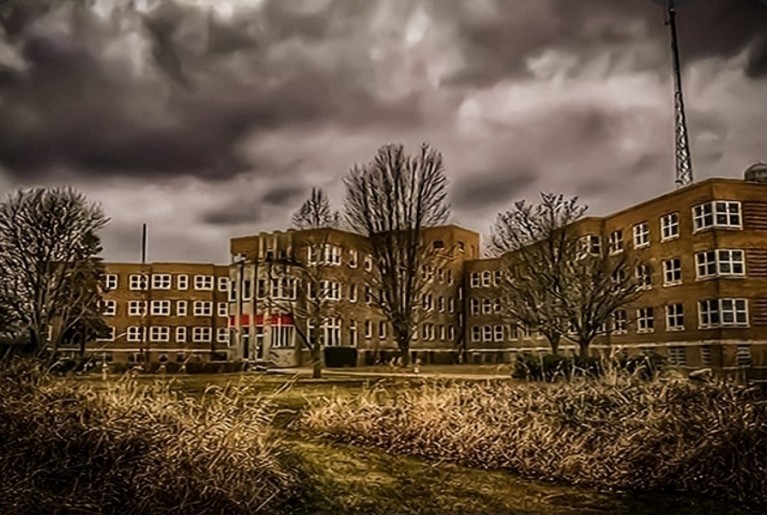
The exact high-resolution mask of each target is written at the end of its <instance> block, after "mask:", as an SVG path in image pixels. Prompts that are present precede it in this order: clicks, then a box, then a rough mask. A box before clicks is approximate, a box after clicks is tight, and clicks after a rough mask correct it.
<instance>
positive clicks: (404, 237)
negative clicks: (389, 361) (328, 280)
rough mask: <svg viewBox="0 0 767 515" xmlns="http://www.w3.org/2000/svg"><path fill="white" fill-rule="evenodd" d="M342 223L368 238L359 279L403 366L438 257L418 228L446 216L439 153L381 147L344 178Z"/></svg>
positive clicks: (426, 149)
mask: <svg viewBox="0 0 767 515" xmlns="http://www.w3.org/2000/svg"><path fill="white" fill-rule="evenodd" d="M344 183H345V184H346V199H345V210H346V221H347V223H348V224H349V226H350V228H351V229H352V230H353V231H355V232H357V233H359V234H362V235H365V236H367V237H368V239H369V245H370V257H371V259H372V263H373V270H372V271H371V272H370V273H368V274H367V275H366V277H365V283H366V286H368V287H369V288H370V289H371V291H372V292H374V295H373V297H374V298H373V301H374V303H375V304H376V305H377V306H378V307H379V308H380V309H381V312H382V313H383V314H384V316H385V317H386V319H387V320H388V322H389V323H390V325H391V327H392V332H393V334H394V337H395V339H396V341H397V346H398V348H399V350H400V355H401V358H402V363H403V365H405V366H407V365H408V364H409V363H410V356H409V354H410V353H409V350H410V341H411V339H412V336H413V332H414V331H415V330H416V325H417V323H418V321H419V318H420V316H421V315H422V313H423V307H422V304H421V299H422V297H423V294H424V293H425V291H426V288H427V287H428V286H429V284H430V282H431V281H432V280H433V274H428V273H424V271H425V270H427V269H431V270H434V268H435V267H436V266H438V265H439V263H440V261H441V260H442V259H444V257H443V255H444V253H443V252H441V251H439V250H436V249H434V248H433V246H432V245H429V244H428V242H426V241H425V240H424V229H427V228H428V227H433V226H437V225H440V224H443V223H445V221H446V220H447V217H448V215H449V213H450V206H449V205H448V203H447V178H446V176H445V169H444V166H443V163H442V155H441V154H440V153H439V152H437V151H436V150H434V149H432V148H431V147H430V146H428V145H426V144H423V145H422V146H421V149H420V152H419V153H418V154H416V155H414V156H410V155H407V154H405V150H404V148H403V146H402V145H386V146H383V147H381V148H380V149H379V150H378V152H377V154H376V156H375V158H374V159H373V161H372V162H370V163H368V164H365V165H356V166H355V167H354V168H353V169H352V170H351V171H350V172H349V174H348V176H347V177H346V179H345V180H344Z"/></svg>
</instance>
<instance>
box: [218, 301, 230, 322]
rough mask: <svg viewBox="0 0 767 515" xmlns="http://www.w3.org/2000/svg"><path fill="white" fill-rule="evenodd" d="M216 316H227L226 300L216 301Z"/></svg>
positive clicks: (227, 306)
mask: <svg viewBox="0 0 767 515" xmlns="http://www.w3.org/2000/svg"><path fill="white" fill-rule="evenodd" d="M218 316H220V317H222V318H226V317H228V316H229V305H228V304H227V303H226V302H219V303H218Z"/></svg>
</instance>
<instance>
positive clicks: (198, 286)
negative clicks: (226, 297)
mask: <svg viewBox="0 0 767 515" xmlns="http://www.w3.org/2000/svg"><path fill="white" fill-rule="evenodd" d="M194 289H195V290H199V291H213V276H212V275H203V274H198V275H195V276H194Z"/></svg>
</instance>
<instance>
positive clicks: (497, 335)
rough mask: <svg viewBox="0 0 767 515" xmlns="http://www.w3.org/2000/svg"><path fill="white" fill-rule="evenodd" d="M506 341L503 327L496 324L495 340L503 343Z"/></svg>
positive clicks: (494, 329) (494, 330)
mask: <svg viewBox="0 0 767 515" xmlns="http://www.w3.org/2000/svg"><path fill="white" fill-rule="evenodd" d="M504 339H505V334H504V330H503V325H501V324H496V325H495V326H493V340H495V342H503V341H504Z"/></svg>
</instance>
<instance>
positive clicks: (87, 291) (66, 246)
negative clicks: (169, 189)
mask: <svg viewBox="0 0 767 515" xmlns="http://www.w3.org/2000/svg"><path fill="white" fill-rule="evenodd" d="M107 222H108V219H107V218H106V217H105V216H104V214H103V213H102V211H101V207H100V206H98V205H95V204H90V203H88V201H87V200H86V198H85V197H84V196H83V195H82V194H80V193H77V192H75V191H74V190H72V189H52V190H47V189H42V188H38V189H32V190H19V191H18V192H16V193H15V194H13V195H11V196H9V197H8V199H7V200H6V201H5V202H4V203H2V204H1V205H0V272H2V274H3V281H2V283H0V301H1V302H2V303H3V305H4V308H5V309H6V310H7V311H8V312H9V313H10V314H11V315H12V316H13V318H14V319H16V320H17V328H16V331H17V336H21V337H23V338H24V337H25V339H28V340H29V343H30V344H31V345H32V347H33V348H34V349H35V350H36V351H38V352H40V353H44V352H52V353H55V351H56V350H57V348H58V345H59V344H60V342H61V340H62V338H63V336H64V334H65V333H66V332H67V330H68V329H70V328H72V327H74V326H75V325H78V324H83V323H87V324H88V325H90V324H91V323H92V324H93V326H92V327H93V329H94V330H99V327H101V326H100V324H99V322H95V321H96V320H99V319H100V312H99V309H100V308H99V304H100V300H101V297H100V294H101V293H100V292H101V291H100V287H99V284H100V280H101V274H102V267H101V264H100V261H99V260H98V258H96V255H97V254H98V253H99V252H101V245H100V240H99V237H98V232H99V230H101V229H102V228H103V227H104V226H105V225H106V224H107ZM97 326H99V327H97Z"/></svg>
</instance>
